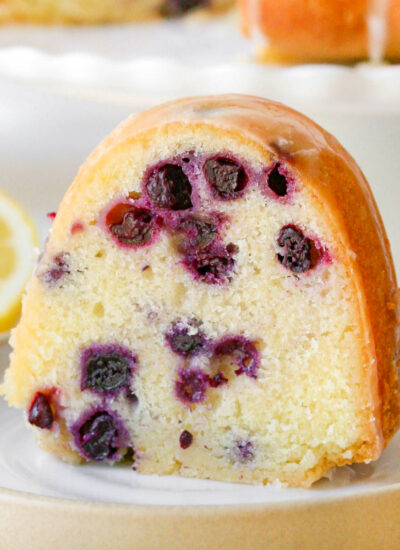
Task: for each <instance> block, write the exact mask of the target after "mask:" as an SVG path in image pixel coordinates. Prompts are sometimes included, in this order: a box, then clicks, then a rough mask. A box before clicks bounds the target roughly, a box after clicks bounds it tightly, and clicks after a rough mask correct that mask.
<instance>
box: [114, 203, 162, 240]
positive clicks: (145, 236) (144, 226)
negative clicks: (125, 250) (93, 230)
mask: <svg viewBox="0 0 400 550" xmlns="http://www.w3.org/2000/svg"><path fill="white" fill-rule="evenodd" d="M106 224H107V226H108V228H109V230H110V232H111V234H112V235H113V236H114V238H115V239H116V240H117V241H118V243H120V244H124V245H126V246H143V245H145V244H147V243H148V242H149V241H150V240H151V239H152V237H153V235H154V233H155V230H156V217H155V216H154V214H153V213H152V212H151V211H150V210H147V209H146V208H135V207H134V206H132V205H130V204H118V205H116V206H114V208H112V210H111V211H110V212H109V213H108V214H107V218H106Z"/></svg>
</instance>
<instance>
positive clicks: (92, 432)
mask: <svg viewBox="0 0 400 550" xmlns="http://www.w3.org/2000/svg"><path fill="white" fill-rule="evenodd" d="M71 431H72V433H73V434H74V436H75V437H74V441H75V445H76V446H77V448H78V450H79V452H80V454H81V455H82V456H83V457H84V458H86V459H87V460H95V461H98V462H101V461H102V460H115V459H118V458H119V456H118V450H119V449H120V448H121V447H125V446H127V440H128V437H127V436H128V433H127V431H126V429H125V428H124V426H123V423H122V420H121V419H120V418H119V416H118V415H117V413H115V412H114V411H112V412H111V411H108V410H101V409H99V410H93V411H92V412H89V413H86V414H84V415H83V417H82V418H81V419H80V420H79V421H78V422H77V423H76V424H75V425H74V426H73V427H72V430H71Z"/></svg>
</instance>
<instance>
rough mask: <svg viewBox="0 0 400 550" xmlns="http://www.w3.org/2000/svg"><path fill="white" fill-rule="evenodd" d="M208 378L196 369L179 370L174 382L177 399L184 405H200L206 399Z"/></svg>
mask: <svg viewBox="0 0 400 550" xmlns="http://www.w3.org/2000/svg"><path fill="white" fill-rule="evenodd" d="M208 386H209V378H208V376H207V374H204V372H202V371H201V370H200V369H198V368H193V367H192V368H181V369H179V372H178V379H177V380H176V382H175V392H176V395H177V397H178V398H179V399H180V400H181V401H183V402H185V403H201V402H203V401H205V399H206V392H207V388H208Z"/></svg>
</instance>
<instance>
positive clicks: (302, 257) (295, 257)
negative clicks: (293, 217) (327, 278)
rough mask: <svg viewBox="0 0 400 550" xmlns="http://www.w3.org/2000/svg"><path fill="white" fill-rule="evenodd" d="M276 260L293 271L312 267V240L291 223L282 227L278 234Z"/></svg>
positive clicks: (301, 271) (299, 271) (296, 271)
mask: <svg viewBox="0 0 400 550" xmlns="http://www.w3.org/2000/svg"><path fill="white" fill-rule="evenodd" d="M277 242H278V247H279V252H278V253H277V255H276V256H277V258H278V261H279V262H280V263H281V264H282V265H283V266H285V267H286V268H287V269H290V271H293V272H294V273H303V272H304V271H307V270H308V269H311V267H312V259H311V251H312V241H311V240H310V239H308V238H307V237H305V236H304V234H303V233H302V232H301V231H300V229H298V228H296V227H294V226H293V225H287V226H285V227H283V228H282V229H281V231H280V233H279V236H278V241H277Z"/></svg>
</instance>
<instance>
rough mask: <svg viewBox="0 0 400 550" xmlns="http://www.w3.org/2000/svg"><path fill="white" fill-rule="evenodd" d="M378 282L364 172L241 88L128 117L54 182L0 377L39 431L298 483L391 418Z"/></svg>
mask: <svg viewBox="0 0 400 550" xmlns="http://www.w3.org/2000/svg"><path fill="white" fill-rule="evenodd" d="M397 322H398V313H397V288H396V280H395V273H394V270H393V265H392V260H391V255H390V249H389V244H388V241H387V239H386V236H385V231H384V228H383V225H382V222H381V219H380V216H379V213H378V211H377V208H376V205H375V202H374V199H373V197H372V195H371V191H370V189H369V187H368V184H367V182H366V181H365V179H364V176H363V174H362V173H361V171H360V169H359V168H358V167H357V165H356V164H355V162H354V160H353V159H352V158H351V157H350V156H349V155H348V154H347V153H346V151H345V150H344V149H343V148H342V147H341V146H340V145H339V143H338V142H337V141H336V140H335V139H334V138H333V137H332V136H331V135H329V134H328V133H326V132H324V131H323V130H322V129H321V128H320V127H318V126H317V125H316V124H314V123H313V122H311V121H310V120H309V119H307V118H306V117H304V116H302V115H301V114H299V113H297V112H295V111H292V110H291V109H289V108H287V107H284V106H282V105H280V104H277V103H273V102H270V101H267V100H264V99H258V98H255V97H247V96H239V95H226V96H216V97H203V98H194V99H184V100H180V101H175V102H172V103H169V104H166V105H163V106H161V107H157V108H154V109H152V110H150V111H148V112H144V113H142V114H139V115H135V116H133V117H131V118H129V119H128V120H127V121H126V122H125V123H123V124H122V125H121V126H119V127H118V128H117V129H116V130H115V131H114V132H113V133H112V134H111V135H110V136H109V137H108V138H107V139H106V140H105V141H104V142H103V143H102V144H101V145H100V146H99V148H98V149H97V150H96V151H95V152H94V153H93V154H92V155H91V156H90V157H89V159H88V160H87V162H86V163H85V164H84V165H83V167H82V168H81V170H80V172H79V174H78V176H77V178H76V180H75V182H74V183H73V184H72V186H71V188H70V189H69V190H68V192H67V193H66V195H65V198H64V199H63V201H62V203H61V206H60V208H59V211H58V213H57V215H56V217H55V219H54V222H53V226H52V230H51V233H50V236H49V238H48V241H47V243H46V245H45V248H44V251H43V253H42V255H41V257H40V259H39V262H38V266H37V269H36V272H35V274H34V276H33V278H32V279H31V281H30V283H29V285H28V289H27V294H26V297H25V301H24V307H23V315H22V319H21V321H20V323H19V325H18V327H17V328H16V329H15V331H14V333H13V336H12V346H13V348H14V351H13V353H12V359H11V365H10V367H9V369H8V370H7V372H6V376H5V382H4V384H3V386H2V390H3V393H5V395H6V397H7V399H8V402H9V403H10V405H13V406H16V407H21V408H23V409H24V410H25V411H26V414H27V419H28V422H29V423H30V424H31V426H32V427H33V429H34V430H35V433H36V437H37V441H38V443H39V445H40V446H41V447H42V448H45V449H47V450H48V451H50V452H52V453H54V454H56V455H59V456H60V457H62V458H64V459H66V460H69V461H106V462H109V463H113V462H115V461H118V460H120V459H122V458H124V457H127V456H128V457H131V459H132V460H133V464H134V468H135V469H136V470H137V471H138V472H143V473H158V474H179V475H183V476H191V477H202V478H210V479H215V480H232V481H243V482H252V483H268V482H273V481H275V480H279V481H280V482H282V483H285V484H288V485H291V486H309V485H310V484H311V483H312V482H314V481H315V480H317V479H319V478H320V477H321V475H323V473H324V472H326V471H327V470H328V469H329V468H330V467H332V466H334V465H342V464H349V463H353V462H364V461H370V460H373V459H376V458H378V457H379V455H380V453H381V451H382V449H383V448H384V446H385V445H386V444H387V442H388V441H389V440H390V438H391V437H392V435H393V433H394V432H395V430H396V429H397V426H398V421H399V393H398V377H397V371H396V361H397V349H398V348H397V345H398V339H397V338H398V333H397V332H396V331H397V327H398V325H397Z"/></svg>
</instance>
